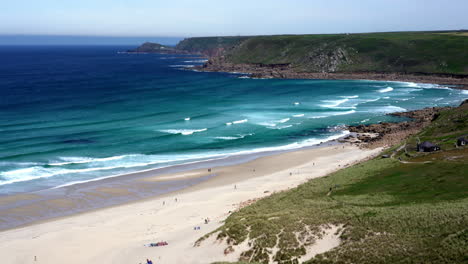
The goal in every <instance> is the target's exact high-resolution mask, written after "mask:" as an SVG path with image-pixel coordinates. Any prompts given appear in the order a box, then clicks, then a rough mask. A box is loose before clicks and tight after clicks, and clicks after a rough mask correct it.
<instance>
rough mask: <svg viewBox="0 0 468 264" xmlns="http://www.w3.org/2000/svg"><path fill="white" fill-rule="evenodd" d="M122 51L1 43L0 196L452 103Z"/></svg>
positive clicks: (399, 89)
mask: <svg viewBox="0 0 468 264" xmlns="http://www.w3.org/2000/svg"><path fill="white" fill-rule="evenodd" d="M125 49H127V47H1V48H0V56H1V57H2V59H3V63H2V64H1V65H0V87H1V90H0V133H1V138H0V194H8V193H14V192H25V191H34V190H41V189H47V188H54V187H57V186H64V185H70V184H74V183H79V182H85V181H89V180H93V179H97V178H103V177H113V176H116V175H121V174H125V173H129V172H135V171H144V170H148V169H153V168H160V167H167V166H171V165H174V164H181V163H189V162H196V161H200V160H209V159H220V158H223V157H227V156H232V155H239V154H248V153H256V152H263V151H270V150H286V149H295V148H300V147H304V146H310V145H314V144H317V143H319V142H321V141H326V140H328V139H332V138H337V137H339V136H342V135H345V134H346V133H347V131H345V130H343V128H342V126H343V125H346V124H366V123H376V122H380V121H392V120H398V119H396V118H395V117H390V116H386V114H387V113H390V112H395V111H406V110H413V109H420V108H424V107H432V106H445V105H456V104H459V103H460V102H461V101H462V100H463V99H466V98H468V94H466V92H465V91H461V90H455V89H451V88H449V87H446V86H439V85H432V84H416V83H404V82H377V81H329V80H277V79H250V78H247V76H245V75H243V74H234V73H232V74H230V73H202V72H195V71H191V70H189V69H190V68H188V66H190V65H198V64H201V63H203V60H202V59H201V58H198V57H196V56H186V55H179V56H174V55H157V54H121V53H118V51H120V50H125Z"/></svg>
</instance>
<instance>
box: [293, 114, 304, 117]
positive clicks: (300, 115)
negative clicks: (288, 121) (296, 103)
mask: <svg viewBox="0 0 468 264" xmlns="http://www.w3.org/2000/svg"><path fill="white" fill-rule="evenodd" d="M303 116H304V114H297V115H293V117H303Z"/></svg>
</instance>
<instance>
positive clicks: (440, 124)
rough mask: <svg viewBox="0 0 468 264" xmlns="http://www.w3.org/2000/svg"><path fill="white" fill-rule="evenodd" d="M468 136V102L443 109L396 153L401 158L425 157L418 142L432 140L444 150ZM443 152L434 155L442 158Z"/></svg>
mask: <svg viewBox="0 0 468 264" xmlns="http://www.w3.org/2000/svg"><path fill="white" fill-rule="evenodd" d="M461 136H468V102H467V101H465V103H463V104H462V105H461V106H459V107H457V108H453V109H450V110H447V111H442V112H441V113H440V114H439V115H438V116H437V118H436V119H435V120H434V121H433V122H432V123H431V125H430V126H429V127H427V128H426V129H424V130H423V131H422V132H421V133H419V134H418V135H416V136H413V137H410V138H409V139H407V140H406V141H405V142H403V143H402V145H403V144H406V148H403V149H401V150H400V151H399V152H398V153H396V154H395V157H399V158H400V159H408V158H416V157H420V158H419V160H421V159H424V156H426V155H427V154H426V153H418V152H417V151H416V145H417V143H418V142H424V141H430V142H432V143H434V144H437V145H439V146H440V147H441V148H442V150H445V151H448V150H453V149H455V148H456V146H455V145H456V142H457V139H458V138H459V137H461ZM439 155H441V157H442V156H443V154H438V155H434V158H441V157H439Z"/></svg>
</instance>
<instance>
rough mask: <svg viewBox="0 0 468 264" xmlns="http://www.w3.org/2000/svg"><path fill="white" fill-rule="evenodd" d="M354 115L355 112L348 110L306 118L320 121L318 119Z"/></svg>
mask: <svg viewBox="0 0 468 264" xmlns="http://www.w3.org/2000/svg"><path fill="white" fill-rule="evenodd" d="M354 113H356V110H349V111H343V112H328V113H325V114H326V115H319V116H311V117H308V118H310V119H320V118H327V117H330V116H339V115H350V114H354Z"/></svg>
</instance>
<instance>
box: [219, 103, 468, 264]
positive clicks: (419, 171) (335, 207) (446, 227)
mask: <svg viewBox="0 0 468 264" xmlns="http://www.w3.org/2000/svg"><path fill="white" fill-rule="evenodd" d="M465 117H466V113H465V112H464V110H463V109H462V110H460V108H457V109H455V110H449V111H448V112H446V113H442V114H441V115H440V116H439V118H438V119H437V120H435V121H434V122H433V124H432V125H431V126H430V127H428V128H427V129H426V130H424V131H423V132H421V134H420V135H419V136H421V137H424V138H425V139H431V140H437V139H439V138H440V137H441V136H442V135H445V136H449V135H451V137H452V139H451V140H453V136H454V135H458V134H459V133H460V131H463V130H464V129H466V126H464V125H463V126H458V125H459V124H460V122H462V121H460V120H464V118H465ZM441 124H444V126H441ZM449 145H450V146H452V148H451V149H446V150H443V151H439V152H436V153H430V154H421V155H414V156H411V157H406V160H407V161H409V162H411V163H400V162H399V161H398V160H397V159H390V158H387V159H382V158H376V159H373V160H370V161H367V162H364V163H361V164H358V165H355V166H353V167H350V168H346V169H343V170H340V171H338V172H335V173H333V174H330V175H328V176H325V177H322V178H318V179H314V180H311V181H309V182H307V183H305V184H302V185H300V186H298V187H297V188H295V189H292V190H289V191H285V192H281V193H276V194H273V195H271V196H270V197H267V198H264V199H262V200H260V201H258V202H256V203H254V204H252V205H250V206H248V207H245V208H243V209H242V210H240V211H238V212H236V213H234V214H232V215H231V216H230V217H228V218H227V219H226V222H225V224H224V225H223V226H222V227H221V228H220V229H219V230H218V231H220V233H219V236H218V238H226V239H227V240H228V242H229V243H230V244H231V245H236V244H239V243H241V242H243V241H245V240H246V239H249V241H250V243H251V250H249V251H247V252H243V253H242V255H241V259H240V261H246V262H249V261H250V262H259V263H266V262H268V259H269V256H268V254H269V253H270V254H271V252H272V248H274V247H277V248H279V251H278V252H277V254H276V255H274V256H273V259H274V260H275V261H276V263H298V259H299V258H300V256H302V255H303V254H305V247H307V245H309V244H311V243H313V239H316V238H317V237H320V228H319V227H320V226H323V225H327V224H335V225H339V224H343V225H344V231H343V232H342V233H341V239H342V243H341V245H340V246H339V247H336V248H334V249H332V250H331V251H328V252H326V253H323V254H319V255H317V256H316V257H314V258H313V259H311V260H309V261H308V262H306V263H314V264H315V263H468V162H467V161H468V148H455V147H454V146H453V145H451V144H449ZM425 161H430V163H423V162H425ZM330 189H331V191H330ZM295 234H302V235H303V237H309V238H310V237H311V238H312V239H309V240H301V238H300V237H301V236H296V235H295Z"/></svg>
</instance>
